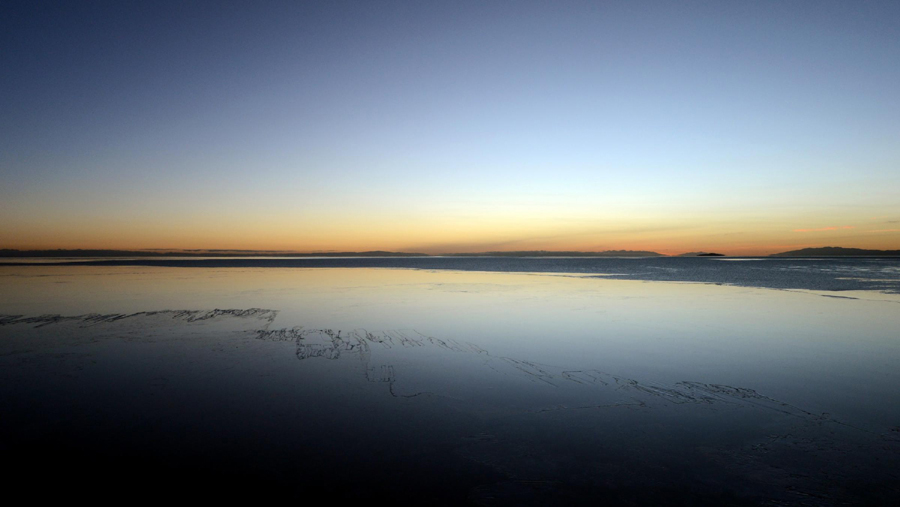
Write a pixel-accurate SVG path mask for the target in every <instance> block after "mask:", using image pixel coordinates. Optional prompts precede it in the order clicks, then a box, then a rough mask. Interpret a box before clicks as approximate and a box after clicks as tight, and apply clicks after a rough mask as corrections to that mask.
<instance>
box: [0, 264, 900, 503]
mask: <svg viewBox="0 0 900 507" xmlns="http://www.w3.org/2000/svg"><path fill="white" fill-rule="evenodd" d="M223 261H224V262H230V264H224V265H220V264H215V265H212V266H210V265H203V264H199V265H198V264H197V262H198V261H175V262H187V263H188V264H185V265H190V266H193V267H161V266H159V265H153V266H145V265H143V263H144V262H145V261H138V263H137V264H138V265H124V266H121V265H101V266H91V265H79V266H55V265H42V266H0V401H2V414H0V432H2V435H3V438H2V439H0V452H2V455H3V457H4V461H5V462H6V463H7V466H6V467H5V468H6V472H5V473H4V479H5V482H6V484H9V485H10V486H9V487H10V488H11V489H12V490H15V491H16V492H17V494H27V495H29V497H30V498H33V499H35V500H39V499H50V500H72V499H76V498H79V499H80V498H87V499H93V500H107V501H109V500H113V501H134V500H148V499H149V500H156V501H173V500H176V501H177V500H204V501H209V500H232V501H233V500H244V501H246V500H252V501H267V500H268V501H271V500H290V501H301V502H302V501H323V500H330V501H333V500H360V501H366V500H371V499H374V498H385V499H390V500H392V501H394V502H400V503H410V502H428V503H430V504H444V505H466V504H468V505H552V504H556V505H823V506H831V505H893V504H894V503H895V502H896V500H897V499H898V498H900V490H898V484H900V403H898V401H900V391H898V386H900V370H898V368H897V365H898V364H900V362H898V360H900V339H898V334H900V333H898V330H900V296H898V295H896V294H895V293H893V292H895V291H896V284H897V278H898V267H900V265H898V262H897V261H896V260H838V261H832V260H824V261H823V260H781V259H779V260H754V261H726V260H721V259H588V260H584V259H561V260H557V259H532V260H527V259H502V260H484V259H450V260H448V261H442V260H434V259H427V261H428V262H437V263H440V262H449V263H456V264H455V265H458V263H462V265H464V266H466V269H465V270H459V269H450V268H451V267H452V266H451V265H442V266H441V269H437V268H436V267H435V265H417V266H415V267H420V268H427V269H396V268H390V269H370V268H369V267H354V268H347V267H341V268H334V267H332V268H310V267H304V268H297V267H279V268H277V269H270V268H271V267H272V266H273V265H272V263H273V262H279V261H278V260H264V261H262V262H261V264H264V265H266V266H269V267H270V268H262V267H258V266H259V265H261V264H260V263H258V264H251V265H249V266H248V265H242V264H240V263H241V262H258V261H257V260H253V261H235V260H221V259H217V260H214V261H201V262H216V263H221V262H223ZM311 261H312V262H313V265H315V263H316V262H320V261H321V262H323V263H325V265H329V266H330V265H331V264H329V263H340V262H349V263H351V265H352V266H356V265H357V264H356V263H362V265H363V266H365V265H366V263H376V264H378V266H377V267H380V268H386V267H388V265H385V263H387V264H390V263H394V262H401V261H400V260H393V259H370V260H365V259H363V260H360V259H322V260H319V259H315V260H304V261H303V262H305V263H309V262H311ZM104 262H108V261H104ZM157 262H158V261H157ZM289 262H292V263H293V262H297V261H294V260H291V261H289ZM402 262H414V263H419V262H423V260H421V259H414V260H408V259H404V260H402ZM500 263H505V264H503V266H505V268H504V269H500V266H501V264H500ZM132 264H134V263H133V262H132ZM306 265H307V266H309V264H306ZM179 266H182V265H179ZM199 266H204V267H199ZM217 266H218V267H217ZM254 266H257V267H254ZM492 266H493V269H486V268H491V267H492ZM579 266H580V267H579ZM407 267H410V266H407ZM492 271H493V272H492ZM497 271H507V272H497ZM512 271H522V272H521V273H515V272H512ZM541 272H543V273H541ZM551 272H553V273H551ZM561 273H562V274H561ZM754 273H755V274H756V275H754ZM583 274H585V275H586V276H582V275H583ZM598 274H602V275H613V276H602V277H598V276H597V275H598ZM651 274H655V277H656V278H655V280H656V281H652V282H648V281H643V280H641V278H643V277H648V278H649V277H650V276H651ZM616 277H624V278H631V279H628V280H623V279H616ZM635 279H637V280H635ZM666 280H676V281H704V282H709V283H688V284H686V283H672V282H670V281H666ZM804 280H812V281H813V282H814V283H812V282H810V283H801V282H803V281H804ZM716 284H730V285H716ZM764 287H776V288H780V289H791V290H772V289H770V288H764ZM875 287H877V288H880V289H881V290H878V291H876V290H871V289H872V288H875ZM860 289H868V290H860Z"/></svg>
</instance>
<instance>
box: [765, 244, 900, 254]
mask: <svg viewBox="0 0 900 507" xmlns="http://www.w3.org/2000/svg"><path fill="white" fill-rule="evenodd" d="M769 257H900V250H866V249H863V248H843V247H839V246H824V247H819V248H803V249H800V250H791V251H789V252H781V253H777V254H772V255H770V256H769Z"/></svg>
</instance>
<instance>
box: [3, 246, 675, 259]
mask: <svg viewBox="0 0 900 507" xmlns="http://www.w3.org/2000/svg"><path fill="white" fill-rule="evenodd" d="M438 255H443V256H451V257H484V256H491V257H665V256H664V255H663V254H661V253H657V252H647V251H643V250H607V251H604V252H555V251H547V250H523V251H518V252H479V253H449V254H438ZM428 256H429V255H428V254H423V253H408V252H386V251H382V250H375V251H369V252H312V253H297V252H283V251H272V250H264V251H255V250H162V249H155V250H82V249H74V250H65V249H56V250H14V249H10V248H6V249H0V258H3V257H6V258H11V257H428Z"/></svg>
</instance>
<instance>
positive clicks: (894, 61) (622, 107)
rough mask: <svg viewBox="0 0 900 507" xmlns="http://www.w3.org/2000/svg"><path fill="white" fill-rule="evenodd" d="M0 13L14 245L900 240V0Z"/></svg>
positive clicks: (314, 246)
mask: <svg viewBox="0 0 900 507" xmlns="http://www.w3.org/2000/svg"><path fill="white" fill-rule="evenodd" d="M0 13H2V16H0V65H2V66H3V68H4V69H6V70H5V72H3V73H0V92H2V93H0V113H2V114H0V117H2V118H3V121H2V122H0V178H2V181H3V185H0V248H17V249H51V248H54V249H55V248H83V249H123V250H129V249H152V248H159V247H160V246H164V247H167V248H173V249H182V250H188V249H204V250H212V249H222V250H256V251H261V250H291V251H316V250H319V251H324V250H338V251H374V250H384V251H405V252H423V253H458V252H485V251H526V250H557V251H560V250H564V251H603V250H645V251H655V252H660V253H663V254H679V253H683V252H688V251H697V250H702V251H707V252H721V253H724V254H729V255H767V254H771V253H776V252H783V251H787V250H796V249H800V248H805V247H822V246H827V245H840V246H844V247H855V248H866V249H880V250H896V249H900V170H898V168H900V143H898V142H897V140H898V139H900V94H897V93H896V84H897V83H898V82H900V63H898V62H900V37H898V34H900V4H898V3H896V2H864V3H863V2H821V1H820V2H791V3H784V2H752V3H746V2H744V3H739V2H715V3H708V2H678V3H672V2H640V1H636V2H601V3H598V2H553V3H550V2H524V1H523V2H451V3H445V4H441V3H419V2H321V3H317V2H166V1H160V2H150V3H147V4H145V5H140V4H136V3H117V2H78V3H71V4H63V3H46V4H45V3H41V2H15V1H13V2H5V3H4V4H3V6H2V7H0Z"/></svg>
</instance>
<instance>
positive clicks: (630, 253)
mask: <svg viewBox="0 0 900 507" xmlns="http://www.w3.org/2000/svg"><path fill="white" fill-rule="evenodd" d="M441 255H447V256H452V257H485V256H490V257H665V255H663V254H661V253H657V252H648V251H645V250H605V251H603V252H574V251H569V252H555V251H552V250H522V251H518V252H479V253H455V254H441Z"/></svg>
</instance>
